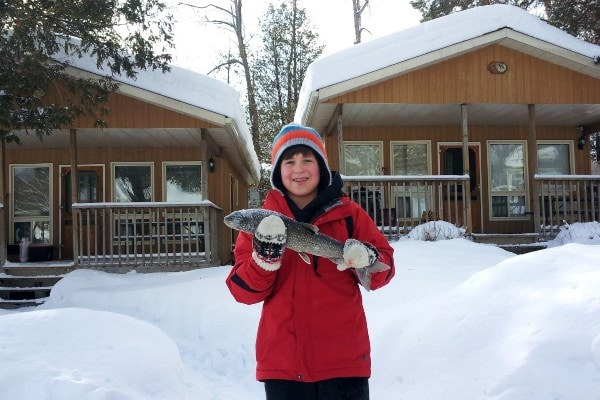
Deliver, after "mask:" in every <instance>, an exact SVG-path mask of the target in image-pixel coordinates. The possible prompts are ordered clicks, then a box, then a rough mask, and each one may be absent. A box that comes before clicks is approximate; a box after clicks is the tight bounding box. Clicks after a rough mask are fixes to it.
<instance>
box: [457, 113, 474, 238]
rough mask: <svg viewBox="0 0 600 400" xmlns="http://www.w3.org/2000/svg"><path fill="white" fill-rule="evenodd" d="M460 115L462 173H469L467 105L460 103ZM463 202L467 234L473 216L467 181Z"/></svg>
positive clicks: (471, 224) (469, 188)
mask: <svg viewBox="0 0 600 400" xmlns="http://www.w3.org/2000/svg"><path fill="white" fill-rule="evenodd" d="M460 115H461V121H462V156H463V174H465V175H470V171H471V166H470V165H469V128H468V119H467V105H466V104H461V105H460ZM463 201H464V202H465V215H466V218H467V234H469V235H470V234H471V233H473V216H472V215H471V184H470V182H469V181H467V184H466V187H465V191H464V193H463Z"/></svg>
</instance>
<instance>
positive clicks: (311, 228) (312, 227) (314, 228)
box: [298, 222, 319, 233]
mask: <svg viewBox="0 0 600 400" xmlns="http://www.w3.org/2000/svg"><path fill="white" fill-rule="evenodd" d="M298 223H299V224H300V225H302V226H303V227H304V228H306V229H307V230H309V231H311V232H312V233H317V232H319V227H317V226H316V225H313V224H307V223H306V222H298Z"/></svg>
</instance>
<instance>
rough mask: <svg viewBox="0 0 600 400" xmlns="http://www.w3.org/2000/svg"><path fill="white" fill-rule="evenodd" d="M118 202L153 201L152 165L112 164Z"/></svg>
mask: <svg viewBox="0 0 600 400" xmlns="http://www.w3.org/2000/svg"><path fill="white" fill-rule="evenodd" d="M112 169H113V198H114V201H116V202H148V201H152V195H153V188H152V164H148V163H137V164H117V163H113V164H112Z"/></svg>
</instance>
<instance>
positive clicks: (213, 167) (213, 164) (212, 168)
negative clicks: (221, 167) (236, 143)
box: [208, 157, 215, 172]
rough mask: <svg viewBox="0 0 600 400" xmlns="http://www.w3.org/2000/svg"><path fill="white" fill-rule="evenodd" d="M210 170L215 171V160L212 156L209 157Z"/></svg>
mask: <svg viewBox="0 0 600 400" xmlns="http://www.w3.org/2000/svg"><path fill="white" fill-rule="evenodd" d="M208 170H209V171H210V172H215V160H214V159H213V158H212V157H211V158H209V159H208Z"/></svg>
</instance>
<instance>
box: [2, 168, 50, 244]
mask: <svg viewBox="0 0 600 400" xmlns="http://www.w3.org/2000/svg"><path fill="white" fill-rule="evenodd" d="M50 171H51V166H50V165H23V166H17V165H13V166H11V181H12V193H13V199H12V215H11V220H12V224H11V232H10V239H9V240H10V241H11V243H13V244H17V243H19V241H20V240H21V239H23V238H27V239H28V240H30V241H31V242H32V243H50V242H51V237H50V233H51V232H52V231H51V227H50V214H51V213H50V210H51V208H52V205H51V198H52V197H51V193H50V188H51V187H52V185H51V184H52V182H51V179H52V178H51V174H50Z"/></svg>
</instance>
